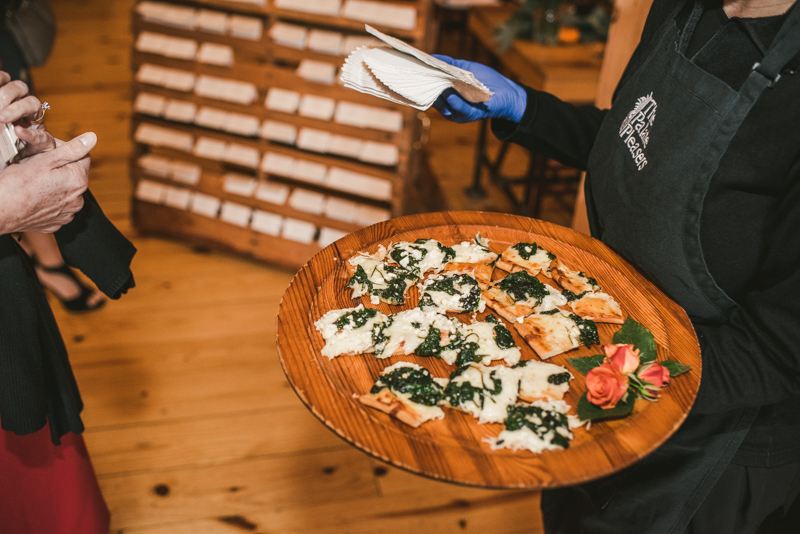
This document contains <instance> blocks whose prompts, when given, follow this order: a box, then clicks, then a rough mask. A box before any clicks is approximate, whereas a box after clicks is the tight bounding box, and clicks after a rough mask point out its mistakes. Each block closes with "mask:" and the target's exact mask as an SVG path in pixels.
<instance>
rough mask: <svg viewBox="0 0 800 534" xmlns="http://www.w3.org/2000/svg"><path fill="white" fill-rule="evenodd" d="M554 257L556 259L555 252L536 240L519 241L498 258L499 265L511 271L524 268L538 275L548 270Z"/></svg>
mask: <svg viewBox="0 0 800 534" xmlns="http://www.w3.org/2000/svg"><path fill="white" fill-rule="evenodd" d="M554 259H556V256H555V254H553V253H551V252H549V251H547V250H545V249H543V248H542V247H540V246H539V245H537V244H536V242H535V241H534V242H532V243H517V244H516V245H511V246H510V247H508V248H507V249H506V250H505V251H503V253H502V254H501V255H500V257H499V258H498V259H497V267H498V268H500V269H503V270H504V271H508V272H509V273H512V272H516V271H521V270H524V271H528V274H530V275H532V276H536V275H537V274H539V273H541V272H545V271H547V270H548V268H549V267H550V263H551V262H552V261H553V260H554Z"/></svg>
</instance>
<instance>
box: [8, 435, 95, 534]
mask: <svg viewBox="0 0 800 534" xmlns="http://www.w3.org/2000/svg"><path fill="white" fill-rule="evenodd" d="M109 520H110V515H109V513H108V507H107V506H106V503H105V501H104V500H103V496H102V494H101V493H100V487H99V486H98V484H97V477H96V476H95V474H94V468H93V467H92V462H91V460H89V454H88V452H87V451H86V445H85V444H84V442H83V437H82V436H81V435H79V434H67V435H65V436H62V438H61V445H53V443H52V441H51V440H50V427H49V426H48V425H45V427H44V428H43V429H41V430H40V431H38V432H36V433H34V434H27V435H25V436H17V435H16V434H14V433H13V432H7V431H5V430H0V532H2V533H3V534H75V533H77V532H80V533H81V534H108V530H109Z"/></svg>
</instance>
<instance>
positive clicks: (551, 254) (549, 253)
mask: <svg viewBox="0 0 800 534" xmlns="http://www.w3.org/2000/svg"><path fill="white" fill-rule="evenodd" d="M547 259H548V260H550V261H553V260H554V259H556V255H555V254H553V253H552V252H548V253H547Z"/></svg>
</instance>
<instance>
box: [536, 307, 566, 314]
mask: <svg viewBox="0 0 800 534" xmlns="http://www.w3.org/2000/svg"><path fill="white" fill-rule="evenodd" d="M560 311H561V310H559V309H558V308H553V309H552V310H547V311H543V312H539V315H555V314H557V313H558V312H560Z"/></svg>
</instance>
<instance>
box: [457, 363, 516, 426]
mask: <svg viewBox="0 0 800 534" xmlns="http://www.w3.org/2000/svg"><path fill="white" fill-rule="evenodd" d="M493 377H494V378H495V379H497V380H499V381H500V392H499V393H497V394H493V393H492V392H491V391H493V390H494V389H495V385H494V381H493V380H492V378H493ZM464 382H469V383H470V384H472V386H473V387H476V388H482V389H483V392H484V396H483V399H484V400H483V407H481V405H480V404H479V399H478V398H477V395H476V396H475V398H474V399H473V400H472V401H468V402H466V403H464V404H463V405H461V406H454V408H456V409H459V410H462V411H465V412H467V413H469V414H470V415H472V416H473V417H475V418H477V419H478V424H483V423H501V422H503V420H505V418H506V414H507V408H508V407H509V406H510V405H512V404H514V401H516V399H517V393H518V391H519V378H518V377H517V373H516V372H515V371H514V369H511V368H509V367H505V366H502V365H500V366H494V367H487V366H485V365H479V364H470V367H469V369H467V370H466V371H464V372H463V373H461V374H460V375H459V376H457V377H455V378H454V379H453V383H455V384H463V383H464Z"/></svg>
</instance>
